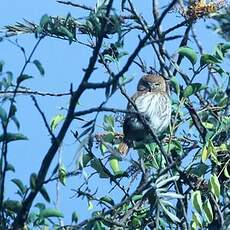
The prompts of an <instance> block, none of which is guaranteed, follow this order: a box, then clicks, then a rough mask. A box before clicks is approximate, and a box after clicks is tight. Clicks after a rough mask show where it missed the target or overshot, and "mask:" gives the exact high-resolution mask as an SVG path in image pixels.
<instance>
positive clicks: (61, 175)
mask: <svg viewBox="0 0 230 230" xmlns="http://www.w3.org/2000/svg"><path fill="white" fill-rule="evenodd" d="M66 177H67V171H66V168H65V166H64V165H63V164H62V165H61V166H60V167H59V169H58V179H59V180H60V182H61V183H62V184H63V185H66Z"/></svg>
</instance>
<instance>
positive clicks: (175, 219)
mask: <svg viewBox="0 0 230 230" xmlns="http://www.w3.org/2000/svg"><path fill="white" fill-rule="evenodd" d="M160 204H161V207H162V209H163V211H164V213H165V214H166V215H167V216H168V217H169V218H170V219H171V220H172V221H173V222H174V223H175V222H177V223H180V220H179V218H178V217H177V216H176V215H174V214H173V213H171V212H170V211H169V210H168V209H167V208H166V207H165V206H164V205H163V204H162V203H160Z"/></svg>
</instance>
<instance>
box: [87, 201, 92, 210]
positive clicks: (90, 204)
mask: <svg viewBox="0 0 230 230" xmlns="http://www.w3.org/2000/svg"><path fill="white" fill-rule="evenodd" d="M92 209H93V202H92V201H91V200H89V199H88V210H92Z"/></svg>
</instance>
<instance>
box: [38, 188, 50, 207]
mask: <svg viewBox="0 0 230 230" xmlns="http://www.w3.org/2000/svg"><path fill="white" fill-rule="evenodd" d="M40 193H41V195H42V196H43V198H44V199H45V200H46V201H47V202H48V203H50V196H49V193H48V192H47V190H46V188H45V186H44V185H43V186H42V187H41V189H40Z"/></svg>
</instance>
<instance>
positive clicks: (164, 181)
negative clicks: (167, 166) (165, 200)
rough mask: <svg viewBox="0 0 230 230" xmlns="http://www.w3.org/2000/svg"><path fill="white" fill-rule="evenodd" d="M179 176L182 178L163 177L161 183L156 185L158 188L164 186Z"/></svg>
mask: <svg viewBox="0 0 230 230" xmlns="http://www.w3.org/2000/svg"><path fill="white" fill-rule="evenodd" d="M179 178H180V177H179V176H173V177H170V178H167V179H163V180H161V181H160V182H159V183H157V184H156V187H157V188H160V187H163V186H164V185H166V184H167V183H169V182H172V181H177V180H178V179H179Z"/></svg>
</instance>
